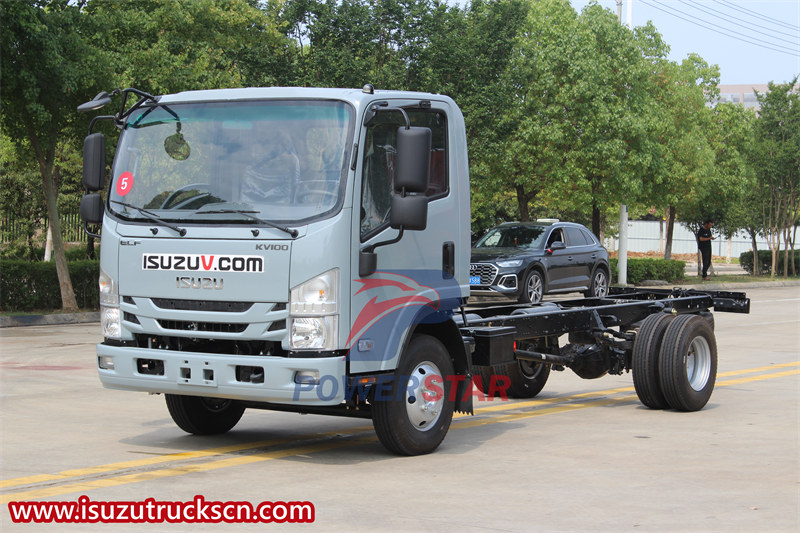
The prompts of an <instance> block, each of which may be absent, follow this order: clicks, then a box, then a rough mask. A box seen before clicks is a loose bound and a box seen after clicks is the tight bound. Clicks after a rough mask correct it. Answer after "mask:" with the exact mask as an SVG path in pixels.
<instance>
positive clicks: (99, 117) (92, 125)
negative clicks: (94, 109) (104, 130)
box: [89, 115, 117, 135]
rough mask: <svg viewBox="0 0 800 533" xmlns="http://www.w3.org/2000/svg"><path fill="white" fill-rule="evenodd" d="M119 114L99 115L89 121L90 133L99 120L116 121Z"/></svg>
mask: <svg viewBox="0 0 800 533" xmlns="http://www.w3.org/2000/svg"><path fill="white" fill-rule="evenodd" d="M116 119H117V116H116V115H98V116H96V117H94V118H92V120H91V121H90V122H89V135H91V134H92V130H93V129H94V125H95V124H96V123H97V121H98V120H113V121H115V122H116Z"/></svg>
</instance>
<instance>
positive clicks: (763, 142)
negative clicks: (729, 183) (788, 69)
mask: <svg viewBox="0 0 800 533" xmlns="http://www.w3.org/2000/svg"><path fill="white" fill-rule="evenodd" d="M797 79H798V78H795V79H794V80H792V81H791V82H789V83H784V84H775V83H772V82H770V83H769V86H768V87H769V90H768V91H767V92H766V93H763V94H759V93H756V95H757V97H758V102H759V104H760V106H761V109H760V111H759V117H758V120H757V121H756V124H755V139H756V141H755V142H756V147H755V150H754V151H753V163H754V166H755V169H756V173H757V177H758V182H759V184H760V185H761V189H762V190H764V191H765V192H767V193H768V194H767V196H766V198H765V202H764V203H763V205H762V218H763V227H764V234H765V235H766V236H767V244H768V245H769V248H770V251H771V252H772V276H773V277H774V276H775V273H776V270H777V262H778V252H779V250H780V240H781V237H783V240H784V243H785V244H786V249H787V250H789V249H794V228H795V225H796V224H797V222H798V216H799V215H800V91H798V89H797ZM790 255H791V256H794V254H788V253H787V254H784V275H788V273H789V270H788V268H787V267H788V259H789V257H788V256H790ZM792 259H794V258H793V257H792ZM792 262H794V261H792ZM792 269H793V271H794V272H796V270H795V265H794V264H792Z"/></svg>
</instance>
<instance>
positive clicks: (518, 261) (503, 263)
mask: <svg viewBox="0 0 800 533" xmlns="http://www.w3.org/2000/svg"><path fill="white" fill-rule="evenodd" d="M521 265H522V259H512V260H510V261H498V262H497V266H499V267H502V268H509V267H518V266H521Z"/></svg>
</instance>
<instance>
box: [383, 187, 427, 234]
mask: <svg viewBox="0 0 800 533" xmlns="http://www.w3.org/2000/svg"><path fill="white" fill-rule="evenodd" d="M389 225H390V226H391V227H392V228H394V229H400V228H401V227H402V228H403V229H407V230H411V231H422V230H424V229H425V228H426V227H427V226H428V197H427V196H425V195H424V194H419V195H407V196H401V195H400V194H398V193H394V194H392V211H391V213H390V214H389Z"/></svg>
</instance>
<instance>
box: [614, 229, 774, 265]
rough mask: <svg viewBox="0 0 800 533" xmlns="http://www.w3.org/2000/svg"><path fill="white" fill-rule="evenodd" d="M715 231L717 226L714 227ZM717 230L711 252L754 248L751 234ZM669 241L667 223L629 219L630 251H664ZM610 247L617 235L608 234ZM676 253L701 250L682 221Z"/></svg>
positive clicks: (762, 246) (761, 244)
mask: <svg viewBox="0 0 800 533" xmlns="http://www.w3.org/2000/svg"><path fill="white" fill-rule="evenodd" d="M712 231H713V230H712ZM713 232H714V236H715V237H717V238H716V240H714V241H712V242H711V247H712V249H711V252H712V253H713V254H714V255H718V256H722V257H739V255H741V254H743V253H744V252H749V251H751V250H752V248H753V244H752V241H751V240H750V235H749V234H747V233H737V234H736V235H734V236H733V238H731V239H725V238H724V237H721V236H720V235H719V234H718V233H717V232H715V231H713ZM666 241H667V223H666V222H659V221H657V220H653V221H649V220H632V221H630V222H628V251H629V252H660V251H663V250H664V245H665V244H666ZM756 245H757V246H758V249H759V250H766V249H767V248H768V246H767V241H766V240H765V239H763V238H761V237H759V238H757V239H756ZM605 246H606V248H608V249H609V250H610V251H616V250H617V248H618V242H617V240H616V239H614V238H607V239H606V242H605ZM672 253H674V254H692V253H697V239H696V238H695V235H694V234H693V233H692V232H691V231H689V230H688V229H686V228H685V227H684V226H682V225H681V224H678V223H676V224H675V228H674V231H673V235H672Z"/></svg>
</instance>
